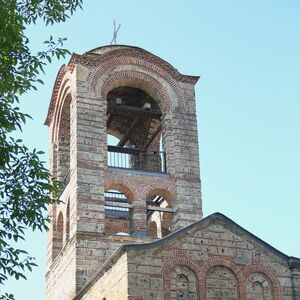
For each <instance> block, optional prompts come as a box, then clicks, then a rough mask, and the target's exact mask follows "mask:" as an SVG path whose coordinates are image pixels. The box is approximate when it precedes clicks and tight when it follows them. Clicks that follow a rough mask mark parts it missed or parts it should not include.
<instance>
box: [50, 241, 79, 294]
mask: <svg viewBox="0 0 300 300" xmlns="http://www.w3.org/2000/svg"><path fill="white" fill-rule="evenodd" d="M75 269H76V248H75V239H74V238H73V239H72V240H70V241H69V242H68V244H67V245H66V246H65V247H64V248H63V249H62V251H61V252H60V253H59V254H58V256H57V257H56V258H55V260H54V262H53V264H52V265H51V267H50V269H49V270H48V272H47V274H46V299H49V300H50V299H71V298H72V297H74V296H75V294H76V290H75V286H76V281H75V279H76V276H75Z"/></svg>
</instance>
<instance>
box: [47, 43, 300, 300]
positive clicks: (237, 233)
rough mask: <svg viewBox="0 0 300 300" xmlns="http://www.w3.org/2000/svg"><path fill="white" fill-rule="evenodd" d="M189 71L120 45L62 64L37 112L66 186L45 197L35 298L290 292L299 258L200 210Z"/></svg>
mask: <svg viewBox="0 0 300 300" xmlns="http://www.w3.org/2000/svg"><path fill="white" fill-rule="evenodd" d="M198 79H199V77H196V76H187V75H182V74H180V73H179V72H178V71H177V70H176V69H175V68H174V67H173V66H171V65H170V64H169V63H167V62H166V61H164V60H162V59H161V58H159V57H157V56H155V55H153V54H151V53H149V52H147V51H145V50H143V49H140V48H137V47H132V46H121V45H115V46H104V47H100V48H96V49H94V50H91V51H89V52H86V53H85V54H83V55H78V54H73V55H72V57H71V60H70V62H69V63H68V64H67V65H64V66H62V67H61V69H60V71H59V73H58V75H57V78H56V81H55V84H54V88H53V93H52V98H51V102H50V106H49V110H48V115H47V119H46V122H45V123H46V124H47V125H48V126H49V130H50V139H49V142H50V169H51V172H52V174H53V177H54V178H56V179H58V180H61V181H62V182H64V186H65V187H64V190H63V191H62V194H61V195H60V200H61V201H62V202H61V203H60V204H56V205H53V206H51V207H49V214H50V216H51V218H52V226H51V228H50V230H49V233H48V247H47V249H48V251H47V273H46V299H48V300H63V299H68V300H70V299H73V300H79V299H86V300H118V299H119V300H122V299H131V300H137V299H158V300H159V299H185V300H187V299H189V300H196V299H197V300H199V299H200V300H202V299H207V300H217V299H218V300H220V299H223V300H225V299H226V300H233V299H242V300H260V299H264V300H271V299H272V300H300V259H298V258H294V257H288V256H286V255H285V254H283V253H281V252H279V251H278V250H276V249H274V248H272V247H271V246H270V245H268V244H266V243H265V242H263V241H262V240H260V239H259V238H257V237H255V236H254V235H252V234H251V233H249V232H247V231H246V230H245V229H243V228H242V227H240V226H239V225H237V224H235V223H234V222H233V221H231V220H230V219H228V218H227V217H225V216H223V215H221V214H219V213H216V214H213V215H211V216H209V217H206V218H204V219H202V199H201V188H200V169H199V153H198V148H199V147H198V146H199V145H198V138H197V124H196V104H195V92H194V85H195V84H196V82H197V80H198ZM110 136H113V137H114V138H115V139H116V140H117V142H116V143H117V144H116V145H112V144H110V143H111V141H110Z"/></svg>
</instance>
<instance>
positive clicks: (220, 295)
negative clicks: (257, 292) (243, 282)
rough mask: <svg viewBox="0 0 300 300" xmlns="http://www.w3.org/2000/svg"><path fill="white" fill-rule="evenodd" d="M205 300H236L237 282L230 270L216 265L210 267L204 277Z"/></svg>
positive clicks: (237, 294)
mask: <svg viewBox="0 0 300 300" xmlns="http://www.w3.org/2000/svg"><path fill="white" fill-rule="evenodd" d="M205 290H206V300H215V299H223V300H227V299H228V300H234V299H236V300H238V299H240V298H239V284H238V279H237V277H236V275H235V274H234V273H233V271H232V270H230V269H229V268H227V267H225V266H223V265H216V266H213V267H211V268H210V269H209V270H208V271H207V273H206V278H205Z"/></svg>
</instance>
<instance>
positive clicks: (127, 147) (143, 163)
mask: <svg viewBox="0 0 300 300" xmlns="http://www.w3.org/2000/svg"><path fill="white" fill-rule="evenodd" d="M161 116H162V113H161V111H160V109H159V106H158V104H157V103H156V101H155V100H154V99H153V98H152V97H151V96H149V95H148V94H147V93H146V92H144V91H143V90H141V89H138V88H133V87H129V86H121V87H117V88H114V89H113V90H111V91H110V92H109V93H108V95H107V133H108V135H113V136H115V137H118V142H117V143H115V145H111V144H110V143H108V161H107V162H108V166H109V167H118V168H131V169H135V170H143V171H152V172H166V158H165V152H164V151H163V149H160V148H161V147H162V144H163V143H162V141H161V140H162V134H161V130H162V123H161ZM108 142H109V138H108ZM124 161H125V162H126V163H124Z"/></svg>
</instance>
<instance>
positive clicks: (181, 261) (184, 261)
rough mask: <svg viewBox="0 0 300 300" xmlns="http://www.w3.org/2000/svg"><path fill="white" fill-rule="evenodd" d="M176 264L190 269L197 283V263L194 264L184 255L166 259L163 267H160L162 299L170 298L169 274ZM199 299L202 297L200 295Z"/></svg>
mask: <svg viewBox="0 0 300 300" xmlns="http://www.w3.org/2000/svg"><path fill="white" fill-rule="evenodd" d="M176 266H184V267H187V268H189V269H190V270H192V271H193V272H194V273H195V275H196V278H197V281H198V285H199V276H200V268H199V267H198V265H197V264H195V263H194V262H193V261H191V260H190V259H188V258H186V257H175V258H172V259H170V260H168V261H167V262H166V263H165V264H164V266H163V268H162V271H161V273H162V276H163V284H164V299H165V300H171V293H170V290H171V278H170V274H171V271H172V270H173V269H174V268H175V267H176ZM200 299H202V298H201V297H200Z"/></svg>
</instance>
